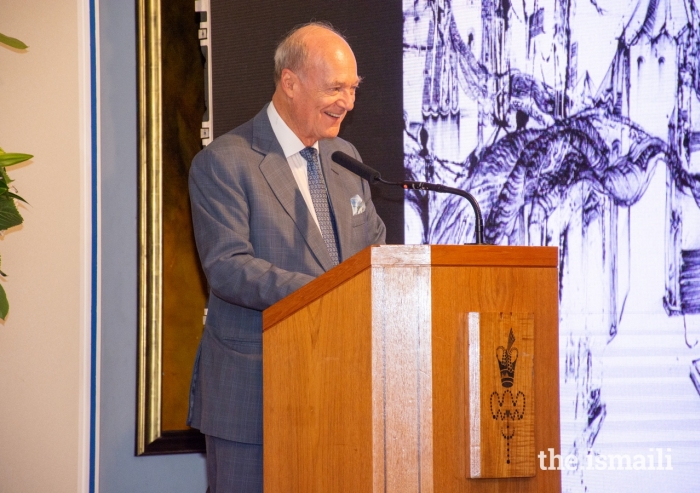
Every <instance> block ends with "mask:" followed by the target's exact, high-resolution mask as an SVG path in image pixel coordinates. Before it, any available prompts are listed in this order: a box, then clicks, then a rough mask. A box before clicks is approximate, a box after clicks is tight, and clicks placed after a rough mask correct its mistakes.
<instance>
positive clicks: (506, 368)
mask: <svg viewBox="0 0 700 493" xmlns="http://www.w3.org/2000/svg"><path fill="white" fill-rule="evenodd" d="M514 342H515V336H514V335H513V329H512V328H511V329H510V335H508V347H507V348H504V347H503V346H498V348H497V349H496V359H497V360H498V369H499V370H500V371H501V385H502V386H504V387H506V388H510V387H512V386H513V379H514V378H515V363H516V362H517V361H518V349H517V348H514V347H513V343H514Z"/></svg>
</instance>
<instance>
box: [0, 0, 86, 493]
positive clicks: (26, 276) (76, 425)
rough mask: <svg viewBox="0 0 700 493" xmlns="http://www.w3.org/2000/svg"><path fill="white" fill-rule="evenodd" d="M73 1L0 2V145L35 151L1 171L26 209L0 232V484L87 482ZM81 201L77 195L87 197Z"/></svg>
mask: <svg viewBox="0 0 700 493" xmlns="http://www.w3.org/2000/svg"><path fill="white" fill-rule="evenodd" d="M82 3H83V2H80V1H79V0H73V1H56V2H46V1H42V0H3V2H2V9H1V10H2V15H1V16H0V32H2V33H4V34H7V35H10V36H14V37H17V38H19V39H21V40H22V41H24V42H25V43H27V44H28V45H29V46H30V48H29V49H28V50H27V51H26V52H24V53H18V52H15V51H13V50H10V49H7V48H4V47H0V67H1V68H0V115H1V116H0V147H2V148H3V149H4V150H5V151H7V152H25V153H30V154H33V155H34V156H35V157H34V159H32V160H31V161H29V162H28V163H26V164H21V165H17V166H16V167H14V168H10V175H11V177H12V178H13V179H14V180H15V182H14V183H13V185H14V186H16V187H17V189H18V190H19V193H20V195H22V196H23V197H24V198H25V199H26V200H27V201H28V202H29V203H30V204H31V205H30V206H23V207H21V213H22V215H23V216H24V219H25V222H24V224H23V225H22V226H20V227H17V228H13V229H12V230H11V231H10V232H8V233H7V234H6V235H5V236H4V238H2V239H1V240H0V254H1V255H2V270H3V271H4V272H6V273H7V274H8V275H9V277H8V278H7V279H5V280H4V281H0V282H2V283H3V287H4V288H5V290H6V291H7V294H8V297H9V300H10V313H9V316H8V318H7V320H6V321H5V323H4V324H0V491H2V492H3V493H4V492H7V493H14V492H25V491H26V492H38V491H51V492H76V491H83V488H85V486H86V485H87V472H86V470H85V467H86V465H87V462H86V461H87V452H88V448H87V446H88V443H89V442H88V437H87V436H86V432H87V428H86V426H87V419H86V418H87V417H89V414H88V411H89V409H88V407H87V398H88V396H89V394H86V393H85V392H86V390H88V389H87V388H86V386H85V384H86V382H87V378H88V377H89V372H88V371H87V366H86V363H87V362H88V361H87V356H88V352H87V349H88V347H87V346H86V344H87V343H88V342H89V341H88V340H87V339H86V336H87V335H88V334H89V288H90V286H89V283H88V282H87V279H88V277H87V276H88V274H89V271H88V270H87V269H88V268H89V265H90V264H89V261H90V260H89V253H90V251H89V238H90V232H89V231H88V230H86V226H89V222H87V221H88V219H89V214H90V203H89V200H88V201H86V200H85V198H86V193H87V192H89V189H87V188H86V187H85V185H87V184H89V182H87V181H86V180H87V179H88V177H89V175H88V173H89V169H90V161H89V148H88V147H87V146H88V145H89V140H88V138H89V127H86V125H87V124H89V106H86V104H88V103H89V99H86V97H88V96H89V86H87V85H86V84H84V82H88V81H89V79H87V78H86V77H88V75H89V73H88V72H87V71H86V69H87V68H89V66H86V65H85V64H84V59H83V58H82V56H83V55H86V54H87V53H88V51H87V50H88V49H89V46H88V45H87V44H84V43H83V40H82V39H81V36H82V35H85V34H86V33H87V32H88V31H87V30H86V26H85V24H84V23H83V16H82V15H80V14H81V13H82V11H83V10H84V9H81V4H82ZM88 199H89V196H88Z"/></svg>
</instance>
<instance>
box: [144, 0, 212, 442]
mask: <svg viewBox="0 0 700 493" xmlns="http://www.w3.org/2000/svg"><path fill="white" fill-rule="evenodd" d="M137 7H138V23H139V25H138V57H139V59H138V86H139V114H138V117H139V340H138V365H139V366H138V390H137V400H138V403H137V437H136V454H137V455H150V454H166V453H185V452H203V451H204V439H203V435H201V434H200V433H199V431H198V430H194V429H192V428H189V427H188V426H187V425H186V419H187V411H188V398H189V383H190V376H191V372H192V366H193V364H194V358H195V354H196V351H197V346H198V344H199V339H200V337H201V334H202V328H203V315H204V308H205V305H206V296H207V286H206V280H205V278H204V275H203V273H202V271H201V267H200V265H199V260H198V258H197V253H196V247H195V243H194V236H193V231H192V222H191V215H190V205H189V196H188V189H187V175H188V171H189V166H190V163H191V161H192V158H193V157H194V155H195V154H196V153H197V152H198V151H199V150H200V149H201V145H202V144H201V140H200V128H201V123H202V115H203V114H204V112H205V102H204V62H203V59H202V56H201V52H200V49H199V40H198V37H197V26H198V22H197V18H196V14H195V12H194V9H193V5H192V2H191V1H190V0H185V1H182V0H176V1H171V2H162V3H161V1H160V0H139V1H138V4H137ZM165 27H167V28H165Z"/></svg>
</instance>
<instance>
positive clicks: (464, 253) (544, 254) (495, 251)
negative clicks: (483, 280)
mask: <svg viewBox="0 0 700 493" xmlns="http://www.w3.org/2000/svg"><path fill="white" fill-rule="evenodd" d="M558 255H559V254H558V250H557V248H555V247H518V246H494V245H432V246H431V263H432V265H433V267H437V266H450V265H451V266H467V265H469V266H494V267H497V266H503V267H505V266H512V267H556V266H557V263H558V261H559V258H558Z"/></svg>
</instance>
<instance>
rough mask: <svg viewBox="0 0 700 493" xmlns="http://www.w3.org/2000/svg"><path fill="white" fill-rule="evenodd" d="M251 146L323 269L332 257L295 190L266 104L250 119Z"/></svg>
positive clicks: (274, 191)
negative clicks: (260, 156)
mask: <svg viewBox="0 0 700 493" xmlns="http://www.w3.org/2000/svg"><path fill="white" fill-rule="evenodd" d="M252 147H253V149H255V150H256V151H258V152H260V153H262V154H264V156H265V157H264V158H263V160H262V162H261V163H260V172H261V173H262V174H263V176H264V177H265V180H267V183H268V185H270V189H272V192H273V193H274V194H275V197H277V200H279V202H280V204H281V205H282V207H283V208H284V210H285V211H286V212H287V214H289V217H291V218H292V220H293V221H294V223H295V224H296V226H297V229H298V230H299V232H300V233H301V235H302V236H303V237H304V240H305V241H306V244H307V245H308V246H309V248H310V249H311V251H312V252H313V254H314V256H315V257H316V260H317V261H318V263H319V264H320V265H321V267H323V269H324V270H329V269H330V268H331V267H333V261H332V260H331V257H330V255H329V254H328V249H327V248H326V244H325V243H324V241H323V237H322V236H321V232H320V231H319V229H318V226H316V223H315V222H314V220H313V217H312V216H311V213H310V212H309V208H308V207H307V205H306V202H305V201H304V197H302V195H301V192H300V191H299V187H298V186H297V182H296V180H295V179H294V175H293V174H292V170H291V169H290V168H289V163H288V162H287V159H286V158H285V157H284V152H283V151H282V147H281V146H280V145H279V142H277V139H276V138H275V134H274V132H273V131H272V127H271V126H270V121H269V120H268V118H267V106H266V107H265V108H263V110H262V111H261V112H260V113H258V115H257V116H256V117H255V119H254V122H253V146H252Z"/></svg>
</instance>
